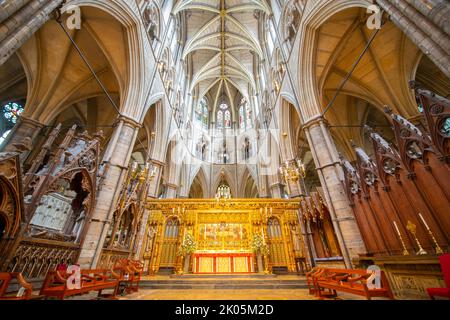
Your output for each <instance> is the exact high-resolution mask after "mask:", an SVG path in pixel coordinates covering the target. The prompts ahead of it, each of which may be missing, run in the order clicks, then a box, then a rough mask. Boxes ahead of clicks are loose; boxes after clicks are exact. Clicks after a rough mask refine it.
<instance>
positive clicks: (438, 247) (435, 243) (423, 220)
mask: <svg viewBox="0 0 450 320" xmlns="http://www.w3.org/2000/svg"><path fill="white" fill-rule="evenodd" d="M419 217H420V219H421V220H422V222H423V224H424V225H425V228H427V231H428V234H429V235H430V237H431V239H432V240H433V242H434V246H435V250H436V254H442V253H444V252H443V251H442V249H441V247H440V246H439V244H438V243H437V241H436V238H435V237H434V234H433V232H431V229H430V227H429V226H428V224H427V223H426V221H425V219H424V218H423V216H422V214H421V213H419Z"/></svg>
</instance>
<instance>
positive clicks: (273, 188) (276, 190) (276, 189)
mask: <svg viewBox="0 0 450 320" xmlns="http://www.w3.org/2000/svg"><path fill="white" fill-rule="evenodd" d="M270 192H271V194H272V198H282V197H283V184H282V183H281V182H279V181H277V182H275V183H272V184H271V185H270Z"/></svg>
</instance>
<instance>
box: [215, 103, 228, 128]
mask: <svg viewBox="0 0 450 320" xmlns="http://www.w3.org/2000/svg"><path fill="white" fill-rule="evenodd" d="M216 128H217V129H224V128H225V129H231V111H230V108H229V106H228V105H227V104H226V103H222V104H221V105H220V106H219V111H217V117H216Z"/></svg>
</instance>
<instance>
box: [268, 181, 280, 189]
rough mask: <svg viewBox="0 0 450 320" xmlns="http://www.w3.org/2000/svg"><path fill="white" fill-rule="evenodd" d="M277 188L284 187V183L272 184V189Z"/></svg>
mask: <svg viewBox="0 0 450 320" xmlns="http://www.w3.org/2000/svg"><path fill="white" fill-rule="evenodd" d="M276 187H284V183H282V182H279V181H278V182H274V183H272V184H271V185H270V187H269V188H270V189H273V188H276Z"/></svg>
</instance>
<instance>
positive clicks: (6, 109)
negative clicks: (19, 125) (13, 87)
mask: <svg viewBox="0 0 450 320" xmlns="http://www.w3.org/2000/svg"><path fill="white" fill-rule="evenodd" d="M22 112H23V107H22V106H21V105H20V104H19V103H16V102H9V103H7V104H5V105H4V106H3V110H2V113H3V118H4V119H6V121H7V122H8V123H9V124H10V125H11V127H13V126H14V125H15V124H16V122H17V119H18V117H19V116H20V115H21V114H22Z"/></svg>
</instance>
